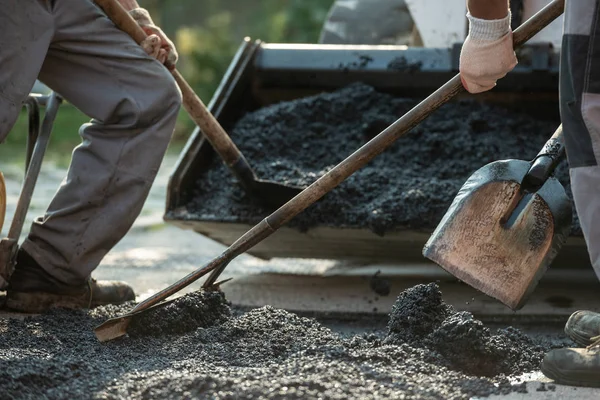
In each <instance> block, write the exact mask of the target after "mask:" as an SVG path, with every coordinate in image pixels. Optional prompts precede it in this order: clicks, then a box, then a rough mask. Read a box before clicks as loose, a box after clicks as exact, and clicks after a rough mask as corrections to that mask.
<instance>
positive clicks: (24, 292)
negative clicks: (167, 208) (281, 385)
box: [0, 0, 181, 312]
mask: <svg viewBox="0 0 600 400" xmlns="http://www.w3.org/2000/svg"><path fill="white" fill-rule="evenodd" d="M118 1H119V2H120V3H121V4H122V5H123V6H124V7H125V8H126V9H127V10H128V11H129V12H130V14H131V15H132V16H133V17H134V19H135V20H136V21H137V22H138V24H139V25H140V26H141V27H142V28H143V29H144V30H145V31H146V33H148V34H149V36H148V38H147V39H146V40H145V41H144V42H143V43H142V46H141V47H140V46H139V45H138V44H136V43H135V42H134V41H133V39H132V38H131V37H129V36H128V35H127V34H126V33H124V32H122V31H121V30H119V29H118V28H117V27H116V26H115V25H114V24H113V23H112V22H111V21H110V19H109V18H107V17H106V15H105V14H104V13H103V12H102V11H101V10H100V9H99V8H98V6H96V4H95V3H94V2H93V1H92V0H26V1H23V0H3V1H2V7H0V30H1V31H2V35H0V65H1V66H2V74H0V142H1V141H4V139H5V138H6V136H7V135H8V133H9V132H10V130H11V129H12V127H13V125H14V123H15V121H16V119H17V116H18V114H19V111H20V109H21V107H22V104H23V101H24V100H25V99H26V98H27V96H28V95H29V92H30V91H31V89H32V88H33V85H34V83H35V81H36V79H37V78H39V79H40V80H41V81H42V82H44V83H45V84H46V85H47V86H49V87H50V88H52V89H53V90H54V91H56V92H57V93H60V94H61V95H62V96H63V97H64V98H65V99H66V100H67V101H69V102H70V103H72V104H73V105H75V107H77V108H78V109H80V110H81V111H82V112H84V113H85V114H87V115H88V116H90V117H91V118H92V120H91V121H90V123H88V124H85V125H84V126H82V127H81V129H80V131H79V134H80V135H81V137H82V143H81V145H79V146H77V148H75V150H74V151H73V155H72V160H71V165H70V167H69V171H68V175H67V178H66V179H65V181H64V182H63V183H62V185H61V186H60V188H59V189H58V191H57V193H56V195H55V196H54V199H53V200H52V202H51V203H50V205H49V207H48V210H47V211H46V213H45V215H43V216H42V217H40V218H38V219H36V220H35V221H34V222H33V225H32V227H31V230H30V233H29V235H28V236H27V238H26V239H25V240H24V242H23V245H22V247H21V248H20V250H19V252H18V255H17V263H16V267H15V271H14V273H13V274H12V276H10V277H6V276H0V290H7V298H6V306H7V307H8V308H10V309H13V310H17V311H22V312H42V311H45V310H47V309H49V308H51V307H55V306H59V307H67V308H88V307H94V306H98V305H103V304H111V303H122V302H125V301H128V300H134V299H135V295H134V292H133V290H132V288H131V287H129V286H128V285H126V284H125V283H121V282H102V281H96V280H94V279H92V278H91V273H92V271H93V270H94V269H95V268H96V267H97V266H98V264H99V263H100V261H101V260H102V258H103V257H104V256H105V255H106V253H107V252H108V251H110V250H111V249H112V248H113V246H115V245H116V244H117V242H119V240H121V238H122V237H123V236H124V235H125V234H126V233H127V231H128V230H129V229H130V227H131V226H132V224H133V222H134V220H135V219H136V218H137V216H138V215H139V213H140V211H141V209H142V206H143V204H144V202H145V200H146V198H147V196H148V193H149V191H150V187H151V186H152V183H153V181H154V179H155V177H156V174H157V172H158V169H159V167H160V164H161V162H162V159H163V156H164V154H165V151H166V149H167V146H168V144H169V141H170V138H171V135H172V133H173V130H174V127H175V121H176V118H177V114H178V111H179V109H180V105H181V93H180V92H179V89H178V88H177V85H176V83H175V81H174V79H173V77H172V76H171V74H170V73H169V71H168V70H167V69H166V68H165V66H164V65H163V64H164V63H165V62H166V61H167V60H168V61H169V62H170V63H174V62H176V61H177V53H176V51H175V48H174V46H173V44H172V42H171V41H170V40H169V39H168V38H167V37H166V36H165V34H164V33H163V32H162V30H160V29H159V28H158V27H157V26H156V25H155V24H154V23H153V21H152V19H151V18H150V15H149V14H148V12H147V11H146V10H144V9H142V8H140V7H139V5H138V3H137V2H136V1H135V0H118Z"/></svg>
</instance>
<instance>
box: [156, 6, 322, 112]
mask: <svg viewBox="0 0 600 400" xmlns="http://www.w3.org/2000/svg"><path fill="white" fill-rule="evenodd" d="M230 3H231V2H227V1H223V0H220V1H219V0H206V1H205V9H206V10H209V14H208V16H207V17H206V18H205V20H204V23H203V24H202V25H197V26H184V27H180V28H179V29H178V30H177V32H176V40H175V42H176V44H177V46H178V49H179V52H180V53H181V56H182V62H181V68H182V72H183V74H184V75H185V76H186V78H187V79H188V80H189V82H190V84H191V85H192V86H193V87H194V89H195V90H196V91H197V92H198V94H199V95H200V97H202V98H203V99H205V100H206V101H207V102H208V100H209V99H210V97H211V96H212V94H213V93H214V90H215V89H216V87H217V85H218V84H219V81H220V78H221V76H222V75H223V73H224V72H225V70H226V69H227V67H228V66H229V63H230V62H231V58H232V56H233V55H234V53H235V51H236V50H237V48H238V47H239V45H240V44H241V42H242V40H243V38H244V37H245V36H249V37H251V38H252V39H260V40H262V41H264V42H271V43H317V41H318V39H319V34H320V32H321V27H322V26H323V22H324V21H325V18H326V17H327V12H328V10H329V8H330V7H331V4H333V0H286V1H282V0H262V1H260V2H256V1H254V2H252V1H251V2H250V3H255V4H254V7H251V8H250V9H249V10H246V9H244V10H240V9H239V8H238V7H231V4H230ZM246 6H247V4H246ZM167 29H168V28H167Z"/></svg>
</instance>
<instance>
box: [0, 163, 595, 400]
mask: <svg viewBox="0 0 600 400" xmlns="http://www.w3.org/2000/svg"><path fill="white" fill-rule="evenodd" d="M174 160H175V157H174V156H171V157H168V158H167V159H166V160H165V164H164V165H163V168H162V169H161V172H160V175H159V178H158V180H157V182H156V184H155V187H154V188H153V190H152V194H151V196H150V199H149V201H148V203H147V204H146V207H145V208H144V211H143V214H142V216H141V218H140V219H139V220H138V221H137V222H136V225H135V226H134V229H132V231H131V232H130V233H129V234H128V235H127V236H126V237H125V238H124V240H123V241H122V242H121V243H120V244H119V245H118V246H117V248H115V251H113V252H112V253H111V254H109V256H108V257H107V258H106V259H105V260H104V262H103V264H102V265H101V266H100V267H99V269H98V271H97V273H96V276H97V277H98V278H111V279H113V278H118V279H124V280H127V281H129V282H130V283H132V285H133V286H134V288H135V290H136V292H137V293H138V298H140V299H143V298H145V297H147V296H148V295H150V294H151V293H154V292H155V291H156V290H159V289H161V288H163V287H165V286H166V285H168V284H170V283H172V282H173V281H175V280H176V279H178V278H180V277H181V276H183V275H185V274H187V273H188V272H190V271H191V270H193V269H194V268H196V267H197V266H198V265H200V264H202V263H203V262H205V261H207V260H208V259H210V258H212V257H213V256H215V255H217V254H218V253H219V252H220V251H221V250H222V246H220V245H219V244H217V243H215V242H212V241H210V240H208V239H206V238H204V237H202V236H200V235H197V234H194V233H192V232H186V231H182V230H179V229H178V228H174V227H168V226H165V225H164V224H163V223H162V220H161V218H162V212H163V207H164V194H165V193H166V183H167V177H168V175H169V173H170V172H171V168H172V166H173V163H174ZM3 171H4V172H5V175H7V177H8V189H9V193H10V198H9V211H8V215H7V219H8V220H10V218H9V217H10V215H12V211H11V210H13V209H14V204H15V202H16V197H15V196H16V195H17V193H18V190H19V179H20V178H19V176H20V174H19V171H18V170H12V171H11V170H10V169H9V170H8V174H7V172H6V169H4V170H3ZM63 175H64V171H63V170H60V169H56V168H53V167H52V166H46V168H45V169H44V172H43V176H42V178H41V179H40V185H38V187H37V189H36V195H35V199H34V200H35V201H34V205H33V207H32V210H31V212H30V216H29V218H28V220H29V221H30V220H31V219H32V218H33V216H35V215H37V214H38V213H40V212H42V211H43V209H44V208H45V205H46V204H47V202H48V201H49V199H50V197H51V195H52V194H53V193H54V191H55V190H56V187H57V185H58V184H59V183H60V180H61V179H62V177H63ZM8 223H9V221H8V222H7V224H8ZM7 224H5V228H3V231H4V232H5V231H6V229H7V228H6V226H7ZM363 268H364V267H363ZM390 268H391V267H390ZM340 269H341V270H343V273H348V272H349V271H352V270H354V271H358V270H360V268H352V266H340V265H338V264H337V263H336V262H335V261H332V260H272V261H270V262H269V261H263V260H259V259H256V258H254V257H250V256H242V257H240V258H239V259H237V260H236V261H235V262H234V263H232V265H231V266H230V267H228V270H227V274H228V275H226V276H234V277H236V280H237V281H238V282H240V284H238V285H237V286H236V285H235V284H234V283H232V286H231V288H235V290H239V291H241V292H242V288H243V292H242V293H243V294H244V295H245V296H248V297H249V298H250V297H252V296H255V297H252V298H253V301H254V303H253V304H254V305H253V306H252V307H249V308H248V307H245V308H243V309H239V308H234V309H233V311H232V313H231V316H230V317H228V318H227V319H226V320H225V322H224V323H223V324H222V325H220V326H219V327H207V328H201V329H196V330H195V331H193V332H192V333H190V332H187V333H184V334H175V335H167V336H162V337H148V336H145V337H137V338H129V339H126V340H124V341H118V342H115V343H111V344H107V345H101V344H99V343H97V342H96V341H95V338H94V337H93V333H92V328H93V326H95V325H96V324H97V323H98V322H100V321H102V320H103V319H104V318H105V317H107V316H108V315H113V314H111V313H115V312H117V311H119V310H118V309H113V310H107V311H105V312H104V313H103V312H101V311H97V312H95V313H92V314H86V313H65V312H58V313H55V314H53V315H49V316H45V317H42V318H41V319H33V320H30V321H25V322H19V321H18V320H13V319H11V320H6V319H1V320H0V326H2V327H3V328H2V330H3V333H2V334H1V335H0V342H1V343H2V346H0V359H1V360H3V364H4V365H5V367H4V368H3V369H2V371H3V372H2V374H3V376H4V378H3V379H0V381H1V382H4V385H5V386H4V387H3V389H4V391H3V392H4V393H9V398H10V397H12V398H40V397H41V395H45V396H46V397H47V398H75V397H80V398H94V397H95V398H136V397H137V398H193V397H196V398H202V397H206V396H204V394H206V393H213V394H215V395H214V397H215V398H219V397H220V398H240V397H243V394H248V397H249V395H250V394H254V395H255V396H254V398H260V396H258V394H259V393H260V394H263V397H268V396H272V397H273V398H293V396H297V397H301V396H304V397H306V396H309V397H310V396H311V394H315V393H317V392H318V391H320V390H322V391H326V393H327V394H328V396H325V397H329V398H347V397H348V393H350V392H349V390H352V393H354V394H355V395H356V397H362V398H364V397H366V396H368V395H369V394H380V396H379V397H389V398H402V397H401V396H400V394H405V397H404V398H406V399H411V398H444V399H445V398H470V397H471V396H476V395H477V396H479V397H481V396H483V395H485V394H488V393H493V392H502V391H505V392H510V393H498V394H497V395H496V396H500V397H501V398H504V399H521V398H523V399H536V398H544V399H545V398H557V399H558V398H560V399H567V398H573V399H575V398H577V399H587V398H589V399H592V398H597V397H596V396H598V392H597V391H594V390H591V389H583V388H569V387H564V386H560V385H558V386H553V385H552V383H551V382H548V380H547V379H544V378H543V377H542V376H541V375H540V373H539V371H537V370H536V368H535V365H532V366H531V368H529V367H528V368H527V369H531V373H530V374H526V375H520V377H516V376H513V378H511V379H508V378H507V379H508V380H502V385H501V389H502V390H499V387H498V386H497V385H496V383H498V382H499V381H498V380H496V381H493V380H489V378H481V377H474V376H473V375H470V374H468V373H467V374H465V372H464V371H458V370H457V367H456V365H454V366H453V365H450V364H447V365H445V366H440V360H439V359H438V360H434V362H433V363H430V362H429V361H427V360H423V351H430V350H427V347H426V345H425V344H423V343H417V344H414V343H413V344H408V343H405V344H400V345H399V344H394V343H389V344H388V343H383V341H385V338H386V337H387V336H386V335H387V331H386V323H387V321H388V318H387V316H386V314H387V313H389V312H391V311H392V307H391V306H392V304H393V303H394V301H393V300H394V299H395V298H396V296H397V295H398V294H399V293H400V292H401V290H400V289H399V288H398V286H394V285H392V287H391V295H389V296H378V295H376V294H374V293H372V292H371V294H370V296H371V297H368V299H367V298H366V297H365V301H363V302H362V303H364V304H369V305H370V306H371V307H372V308H373V306H375V307H379V309H378V310H377V313H375V314H374V315H375V316H374V317H373V318H375V320H372V319H370V318H367V319H365V320H362V317H360V318H359V317H356V318H352V317H351V318H350V322H348V319H346V320H345V321H340V320H339V319H334V320H333V322H332V320H331V319H326V320H323V319H322V318H321V319H317V320H313V319H308V320H306V319H305V318H304V317H303V316H302V313H290V312H286V311H283V310H281V309H278V308H273V307H266V308H264V307H260V306H259V305H265V304H275V302H272V301H269V300H267V299H268V294H269V293H264V286H260V285H256V284H255V285H254V286H252V285H249V283H252V282H255V283H256V281H260V282H264V281H265V279H267V278H268V279H272V280H275V281H277V282H278V283H277V284H276V286H271V287H272V288H276V287H277V286H280V283H281V280H282V279H283V280H284V281H285V280H287V281H290V284H289V285H288V286H285V287H288V288H290V289H287V290H288V292H287V293H288V297H289V295H290V294H291V293H292V292H291V291H290V290H294V289H293V288H294V286H295V287H296V291H298V292H301V291H302V290H300V288H298V282H299V280H298V279H299V277H301V276H305V277H306V279H317V280H318V281H319V282H321V281H322V280H323V279H322V278H319V277H322V276H323V274H328V273H330V274H331V273H332V271H337V272H335V273H340ZM368 271H369V272H366V274H367V275H372V273H373V272H372V270H368ZM362 273H365V272H362ZM357 274H360V272H357ZM434 275H435V277H438V275H436V274H434ZM313 277H314V278H313ZM357 279H358V278H357ZM360 279H362V278H360ZM360 279H359V280H360ZM432 279H434V278H432ZM435 279H437V278H435ZM331 280H334V281H338V282H342V279H341V278H337V277H336V276H332V278H331V279H329V280H328V281H329V282H330V281H331ZM234 282H235V281H234ZM294 282H296V284H295V285H294ZM360 282H362V283H360V288H363V287H364V288H365V290H367V291H369V290H370V289H369V284H368V280H366V281H363V280H360ZM242 283H243V284H242ZM197 287H198V285H193V286H192V287H190V288H189V290H188V292H189V291H191V290H194V289H196V288H197ZM317 287H318V286H317ZM284 290H286V289H284ZM226 292H227V290H226ZM257 292H263V293H258V296H257ZM273 292H276V290H274V291H273ZM231 297H232V298H236V296H234V294H233V293H232V296H231ZM311 297H314V296H311ZM465 297H468V298H469V299H470V297H471V296H470V294H468V295H465ZM456 299H457V298H455V300H456ZM236 300H238V301H239V300H241V298H240V297H239V296H238V297H237V298H236ZM355 300H356V298H355ZM367 300H368V301H367ZM369 302H371V303H369ZM346 303H347V301H346ZM455 303H461V304H460V305H462V306H464V304H465V301H464V299H463V298H461V297H460V300H456V301H454V302H453V304H455ZM282 304H283V303H282ZM312 305H314V304H312ZM580 305H582V304H580V303H576V304H570V306H571V307H575V306H580ZM310 306H311V304H308V305H307V308H310ZM123 310H125V309H121V311H123ZM249 310H254V311H249ZM566 311H568V310H566V309H565V310H563V312H566ZM461 315H462V314H461ZM457 318H458V319H456V318H455V320H454V322H453V323H459V325H460V323H465V322H466V323H467V324H470V323H475V324H476V325H477V326H479V324H477V323H476V322H467V321H469V319H468V318H466V319H465V317H464V316H463V317H457ZM361 320H362V322H361ZM374 321H375V322H374ZM442 322H443V321H442ZM440 326H441V325H440ZM506 326H507V324H501V325H493V326H490V328H491V330H490V333H489V334H490V335H493V334H494V333H495V332H496V328H504V327H506ZM65 327H66V329H65ZM249 327H252V329H250V331H252V330H254V329H255V332H257V333H256V335H254V336H252V335H251V336H248V335H246V334H243V332H244V329H246V330H245V332H248V331H249V330H248V329H247V328H249ZM525 331H526V332H528V331H527V330H526V329H525ZM307 332H314V333H315V335H312V336H311V335H308V336H307ZM442 332H445V331H440V332H438V333H437V335H442V334H443V333H442ZM528 333H529V334H530V337H531V340H533V341H534V342H535V343H537V344H539V343H548V342H547V341H548V339H550V341H551V342H552V341H554V344H555V345H558V344H560V341H561V340H562V338H563V336H562V334H561V330H560V326H559V325H554V326H553V327H549V328H545V327H540V328H539V329H533V331H532V332H528ZM256 336H260V337H258V338H257V337H256ZM388 336H389V335H388ZM490 337H492V336H490ZM248 340H251V342H248ZM557 341H558V342H557ZM442 342H443V341H442ZM374 344H377V346H374ZM546 345H547V344H546ZM386 346H387V347H386ZM424 349H425V350H424ZM150 355H151V357H150ZM227 355H228V356H227ZM232 355H233V358H227V357H231V356H232ZM226 356H227V357H226ZM268 357H274V358H272V359H271V361H269V363H266V364H265V365H263V366H261V367H260V368H257V367H256V366H255V362H256V361H257V360H262V359H264V358H267V359H268ZM536 357H539V352H538V355H537V356H536ZM90 360H91V361H90ZM273 360H275V361H273ZM413 360H421V361H423V362H421V361H419V363H415V362H413ZM447 361H448V360H446V362H447ZM307 365H308V367H307ZM311 365H312V366H314V368H313V367H310V366H311ZM416 365H418V367H415V366H416ZM99 366H102V367H103V368H104V367H106V368H108V369H107V370H104V369H98V368H99ZM458 369H460V368H458ZM331 371H334V372H336V373H335V374H333V373H332V374H328V373H329V372H331ZM522 371H523V370H519V371H518V372H519V373H520V372H522ZM516 372H517V371H515V373H516ZM513 375H514V374H513ZM294 376H300V377H301V379H300V378H298V379H295V378H294ZM442 376H443V380H442V381H440V377H442ZM340 377H341V378H340ZM494 379H500V378H494ZM379 380H381V382H380V381H379ZM521 381H525V382H529V383H526V384H523V385H521V386H517V387H513V386H512V384H519V382H521ZM494 382H496V383H494ZM507 382H508V383H507ZM306 383H309V385H308V386H305V385H304V384H306ZM542 383H543V385H542ZM427 388H432V389H431V391H429V392H428V391H427ZM514 390H516V391H514ZM315 391H316V392H315ZM525 391H526V393H525ZM394 393H396V394H398V395H397V396H395V395H394ZM363 395H364V396H363ZM494 397H495V396H492V397H491V398H494ZM472 398H476V397H472Z"/></svg>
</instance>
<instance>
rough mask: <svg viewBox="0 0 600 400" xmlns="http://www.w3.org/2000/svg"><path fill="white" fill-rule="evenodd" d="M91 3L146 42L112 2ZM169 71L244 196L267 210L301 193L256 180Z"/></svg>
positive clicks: (226, 137)
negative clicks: (251, 198) (245, 194)
mask: <svg viewBox="0 0 600 400" xmlns="http://www.w3.org/2000/svg"><path fill="white" fill-rule="evenodd" d="M95 2H96V4H98V5H99V6H100V7H101V8H102V9H103V10H104V12H105V13H106V15H107V16H108V17H109V18H110V19H111V20H112V21H113V22H114V24H115V25H116V26H117V27H118V28H119V29H121V30H122V31H124V32H126V33H127V34H129V35H130V36H131V37H132V38H133V39H134V40H135V41H136V42H137V43H138V44H140V43H141V42H142V41H143V40H144V39H146V36H147V35H146V32H144V30H143V29H142V28H140V26H139V25H138V24H137V22H135V20H134V19H133V18H132V17H131V16H130V15H129V14H128V13H127V11H125V9H124V8H123V6H121V4H119V3H118V2H117V1H116V0H95ZM169 70H170V71H171V73H172V74H173V77H174V78H175V81H176V82H177V85H178V86H179V89H180V90H181V93H182V95H183V107H184V108H185V109H186V111H187V112H188V114H189V115H190V117H191V118H192V120H193V121H194V122H195V123H196V125H198V127H200V130H201V131H202V133H203V134H204V136H205V137H206V138H207V139H208V141H209V142H210V144H211V145H212V147H213V148H214V149H215V151H216V152H217V154H218V155H219V156H220V157H221V159H222V160H223V162H224V163H225V165H226V166H227V168H229V170H230V171H231V172H232V173H233V175H234V176H235V177H236V178H237V180H238V181H239V182H240V185H241V186H242V188H243V189H244V190H245V191H246V193H248V194H249V195H250V196H252V197H254V198H255V199H257V200H259V201H261V202H262V203H263V204H265V205H267V206H269V207H274V208H277V207H280V206H281V205H282V204H285V203H286V202H287V201H288V200H290V199H291V198H292V197H294V196H296V195H297V194H298V193H300V192H301V191H302V188H300V187H294V186H289V185H284V184H281V183H277V182H272V181H268V180H262V179H258V178H257V177H256V174H255V173H254V171H253V170H252V167H250V164H249V163H248V161H247V160H246V158H244V155H243V154H242V153H241V151H240V150H239V149H238V148H237V146H236V145H235V143H233V141H232V140H231V138H230V137H229V135H227V132H225V130H224V129H223V127H222V126H221V124H219V122H218V121H217V120H216V118H215V117H214V116H213V115H212V114H211V113H210V111H208V110H207V108H206V106H205V105H204V103H203V102H202V100H200V98H199V97H198V96H197V95H196V93H194V90H193V89H192V87H191V86H190V85H189V84H188V83H187V82H186V80H185V79H184V78H183V76H181V74H180V73H179V72H178V71H177V70H176V69H175V68H174V66H171V67H169Z"/></svg>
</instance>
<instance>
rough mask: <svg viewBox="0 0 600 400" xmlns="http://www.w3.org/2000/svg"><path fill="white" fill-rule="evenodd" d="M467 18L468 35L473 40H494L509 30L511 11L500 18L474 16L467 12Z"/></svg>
mask: <svg viewBox="0 0 600 400" xmlns="http://www.w3.org/2000/svg"><path fill="white" fill-rule="evenodd" d="M467 18H468V19H469V37H470V38H471V39H473V40H481V41H494V40H498V39H500V38H501V37H503V36H504V35H506V34H507V33H508V32H510V19H511V12H510V10H509V11H508V14H507V15H506V17H505V18H502V19H481V18H475V17H474V16H472V15H471V13H467Z"/></svg>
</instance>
